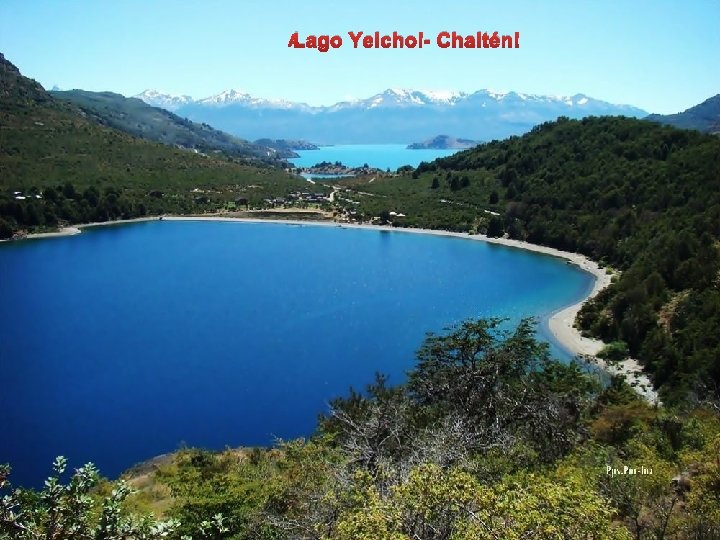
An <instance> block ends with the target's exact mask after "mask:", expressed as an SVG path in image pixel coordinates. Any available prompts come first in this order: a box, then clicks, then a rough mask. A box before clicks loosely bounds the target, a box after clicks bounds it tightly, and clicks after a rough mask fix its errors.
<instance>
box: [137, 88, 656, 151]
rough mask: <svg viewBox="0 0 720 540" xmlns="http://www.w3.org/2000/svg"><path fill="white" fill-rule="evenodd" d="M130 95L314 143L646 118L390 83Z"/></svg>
mask: <svg viewBox="0 0 720 540" xmlns="http://www.w3.org/2000/svg"><path fill="white" fill-rule="evenodd" d="M136 97H138V98H139V99H142V100H144V101H145V102H146V103H149V104H151V105H155V106H159V107H164V108H166V109H168V110H172V111H174V112H176V113H177V114H179V115H181V116H185V117H187V118H189V119H191V120H194V121H197V122H205V123H207V124H210V125H212V126H213V127H215V128H217V129H221V130H223V131H227V132H229V133H232V134H235V135H238V136H241V137H243V138H247V139H250V140H254V139H265V138H269V139H278V138H282V139H304V140H310V141H313V142H316V143H320V144H342V143H345V144H363V143H404V144H408V143H411V142H413V141H422V140H425V139H430V138H432V137H434V136H436V135H437V134H438V133H463V134H464V135H465V136H466V137H468V138H470V139H473V140H491V139H500V138H504V137H508V136H510V135H519V134H522V133H525V132H527V131H529V130H530V129H532V127H533V126H535V125H537V124H540V123H542V122H545V121H549V120H554V119H556V118H558V117H559V116H567V117H569V118H584V117H586V116H606V115H623V116H631V117H643V116H646V115H647V112H646V111H643V110H642V109H639V108H637V107H633V106H631V105H616V104H613V103H608V102H606V101H602V100H599V99H595V98H592V97H590V96H587V95H585V94H575V95H572V96H545V95H537V94H525V93H519V92H498V91H494V90H478V91H475V92H471V93H467V92H456V91H427V90H426V91H420V90H411V89H401V88H391V89H388V90H385V91H383V92H381V93H379V94H375V95H373V96H370V97H368V98H366V99H357V100H352V101H342V102H338V103H335V104H332V105H327V106H311V105H308V104H307V103H296V102H291V101H286V100H281V99H280V100H278V99H276V100H272V99H265V98H260V97H255V96H252V95H250V94H248V93H246V92H243V91H241V90H226V91H224V92H221V93H219V94H216V95H214V96H209V97H206V98H202V99H192V98H190V97H188V96H172V95H169V94H162V93H160V92H157V91H155V90H146V91H145V92H143V93H141V94H138V95H137V96H136Z"/></svg>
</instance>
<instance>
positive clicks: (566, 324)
mask: <svg viewBox="0 0 720 540" xmlns="http://www.w3.org/2000/svg"><path fill="white" fill-rule="evenodd" d="M145 221H226V222H240V223H274V224H284V225H306V226H313V227H335V228H343V229H360V230H371V231H391V232H401V233H408V234H430V235H434V236H444V237H451V238H461V239H465V240H473V241H480V242H487V243H489V244H496V245H500V246H505V247H511V248H515V249H523V250H526V251H532V252H535V253H541V254H545V255H550V256H553V257H557V258H561V259H564V260H565V261H567V262H568V263H569V264H572V265H574V266H577V267H578V268H580V269H581V270H583V271H585V272H586V273H588V274H590V275H591V276H593V278H594V280H593V286H592V288H591V290H590V293H589V294H588V295H587V296H586V297H585V298H583V299H582V300H580V301H578V302H575V303H574V304H571V305H569V306H565V307H564V308H562V309H560V310H558V311H556V312H554V313H553V314H551V315H550V317H549V318H548V320H547V324H548V328H549V330H550V333H551V334H552V337H553V338H554V339H555V340H556V341H557V342H558V344H559V345H560V346H561V347H563V348H564V349H565V350H567V351H568V352H570V353H571V354H572V355H574V356H581V357H583V358H584V359H585V361H587V362H588V363H592V364H595V365H597V366H598V367H599V368H600V369H601V370H603V371H605V372H606V373H608V374H610V375H620V376H623V377H625V380H626V381H627V383H628V384H629V385H630V386H631V387H632V388H633V389H634V390H635V392H637V393H638V394H639V395H640V396H641V397H643V398H644V399H646V400H647V401H648V402H650V403H651V404H660V400H659V398H658V395H657V392H656V391H655V389H654V387H653V385H652V382H651V381H650V379H649V377H648V376H647V375H646V374H645V373H644V372H643V371H642V366H641V365H640V364H639V363H638V361H637V360H635V359H632V358H629V359H626V360H623V361H622V362H616V363H612V364H610V363H608V362H605V361H604V360H602V359H601V358H597V357H596V356H595V355H596V354H597V353H598V352H599V351H600V350H601V349H602V348H603V346H604V345H605V344H604V343H603V342H602V341H600V340H597V339H593V338H588V337H584V336H582V335H581V333H580V331H579V330H578V329H577V328H575V319H576V317H577V315H578V313H579V312H580V309H581V308H582V306H583V304H585V302H587V301H588V300H590V299H592V298H594V297H595V296H596V295H597V294H598V293H599V292H600V291H602V290H603V289H605V288H606V287H607V286H609V285H610V283H611V281H612V276H611V275H610V274H608V273H607V272H606V271H605V269H603V268H601V267H600V266H599V265H598V263H597V262H595V261H593V260H591V259H589V258H588V257H586V256H584V255H581V254H579V253H571V252H569V251H561V250H559V249H555V248H551V247H547V246H541V245H538V244H531V243H529V242H524V241H521V240H512V239H509V238H491V237H487V236H485V235H482V234H475V235H470V234H468V233H459V232H452V231H444V230H436V229H415V228H404V227H393V226H390V225H369V224H359V223H339V222H335V221H311V220H293V219H264V218H248V217H232V216H219V215H215V216H152V217H141V218H135V219H128V220H118V221H106V222H96V223H85V224H81V225H76V226H74V227H66V228H63V229H61V230H60V231H58V232H53V233H37V234H29V235H27V237H25V238H24V239H34V238H51V237H60V236H72V235H75V234H79V233H80V232H82V229H85V228H91V227H102V226H110V225H123V224H127V223H139V222H145Z"/></svg>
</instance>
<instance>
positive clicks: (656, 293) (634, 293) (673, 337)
mask: <svg viewBox="0 0 720 540" xmlns="http://www.w3.org/2000/svg"><path fill="white" fill-rule="evenodd" d="M344 184H345V185H346V186H347V187H348V188H349V189H355V190H357V193H355V194H353V197H354V198H355V199H357V200H358V201H359V202H360V205H358V206H357V208H356V209H357V210H358V211H359V212H361V213H364V214H365V215H366V216H381V217H382V218H384V219H387V218H388V216H389V212H390V211H395V212H397V213H403V214H405V217H402V218H395V219H394V221H393V223H394V224H395V225H398V226H425V227H431V228H447V229H452V230H459V231H473V232H486V233H488V234H489V235H491V236H500V235H503V234H507V235H509V236H510V237H511V238H517V239H521V240H527V241H529V242H533V243H537V244H544V245H549V246H552V247H556V248H559V249H563V250H568V251H578V252H581V253H583V254H585V255H587V256H589V257H591V258H593V259H596V260H598V261H601V262H603V263H605V264H607V265H610V266H612V267H615V268H618V269H620V270H621V271H622V275H621V277H620V278H619V279H618V280H617V282H616V283H614V284H613V285H612V286H611V287H609V288H608V289H607V290H606V291H605V292H603V293H602V294H601V295H599V296H598V297H597V299H596V300H595V301H593V302H591V303H589V304H587V305H586V306H585V307H584V309H583V310H582V312H581V315H580V320H579V323H580V324H581V326H582V328H583V329H584V330H585V331H587V332H588V333H590V334H591V335H593V336H597V337H600V338H602V339H603V340H604V341H606V342H612V341H621V342H624V343H625V344H626V345H627V348H628V349H629V353H630V354H632V355H634V356H636V357H637V358H639V359H640V360H641V361H642V362H643V364H644V365H645V368H646V370H647V371H648V372H649V373H650V374H651V375H652V376H653V378H654V381H655V384H656V385H657V386H658V387H660V388H661V390H663V391H664V394H665V398H666V399H670V400H676V401H677V400H683V399H685V398H687V397H689V396H691V395H693V396H700V397H705V396H711V395H715V396H717V393H718V389H720V289H719V286H720V274H719V271H720V254H719V252H718V240H719V238H720V139H718V138H717V137H715V136H710V135H703V134H701V133H698V132H693V131H683V130H679V129H675V128H671V127H665V126H660V125H657V124H653V123H650V122H644V121H641V120H634V119H628V118H613V117H603V118H588V119H585V120H580V121H578V120H567V119H559V120H558V121H557V122H551V123H546V124H542V125H540V126H538V127H536V128H535V129H533V131H532V132H531V133H529V134H527V135H525V136H523V137H511V138H510V139H507V140H504V141H494V142H492V143H489V144H484V145H481V146H479V147H477V148H475V149H472V150H468V151H464V152H460V153H458V154H455V155H454V156H451V157H447V158H444V159H440V160H437V161H435V162H432V163H424V164H421V165H420V167H418V169H417V170H416V171H415V172H414V173H412V174H410V173H405V174H404V175H401V176H399V177H397V178H393V179H388V180H385V181H382V180H378V181H375V182H373V183H367V182H363V181H359V180H354V181H348V182H345V183H344ZM363 193H365V194H367V195H363Z"/></svg>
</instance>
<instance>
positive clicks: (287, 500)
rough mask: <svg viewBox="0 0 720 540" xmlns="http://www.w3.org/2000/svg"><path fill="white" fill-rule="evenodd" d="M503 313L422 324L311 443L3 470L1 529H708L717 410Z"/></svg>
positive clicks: (581, 534)
mask: <svg viewBox="0 0 720 540" xmlns="http://www.w3.org/2000/svg"><path fill="white" fill-rule="evenodd" d="M501 323H502V321H499V320H496V319H488V320H473V321H466V322H465V323H463V324H461V325H459V326H457V327H454V328H451V329H449V330H448V331H447V333H445V334H443V335H430V336H428V338H427V339H426V341H425V343H424V344H423V346H422V347H421V348H420V350H419V352H418V355H417V363H416V366H415V368H414V369H413V370H412V371H411V372H410V373H409V377H408V381H407V383H406V384H404V385H402V386H398V387H389V386H388V385H387V384H386V381H385V379H384V378H383V377H382V376H378V377H377V379H376V381H375V382H373V383H372V384H371V385H369V386H368V388H367V389H366V391H365V392H363V393H358V392H354V391H351V392H350V394H349V395H348V396H346V397H344V398H338V399H336V400H334V401H333V402H332V407H331V412H330V413H328V414H327V415H324V416H322V417H321V418H320V420H319V423H318V431H317V434H316V435H315V436H314V437H312V438H311V439H309V440H307V441H306V440H295V441H290V442H282V443H279V444H278V445H277V446H276V447H275V448H273V449H241V450H226V451H224V452H220V453H211V452H207V451H203V450H193V449H187V450H182V451H180V452H178V453H176V454H175V455H173V456H171V457H170V458H167V459H165V460H161V461H158V462H156V463H152V464H150V465H146V466H141V467H139V468H137V469H136V471H135V472H131V473H129V474H128V475H126V476H125V478H124V479H122V480H120V481H119V482H107V481H100V480H99V479H98V476H97V471H96V470H95V469H94V468H93V467H92V466H86V467H83V468H81V469H79V470H78V471H76V473H75V474H74V475H72V476H71V478H70V480H69V481H68V482H67V483H66V484H63V483H62V481H61V479H60V473H61V472H62V470H63V469H64V467H65V461H64V460H63V459H60V460H59V461H58V462H56V464H55V468H56V471H57V474H56V475H54V476H53V477H52V478H51V479H50V480H49V481H48V482H47V483H46V485H45V488H44V489H43V490H42V491H41V492H32V491H25V490H18V491H15V492H11V491H10V490H9V489H8V486H7V484H6V482H7V481H6V474H5V473H0V484H3V487H4V489H5V491H6V496H5V497H4V498H3V499H2V503H0V504H1V506H0V538H23V539H24V538H28V539H30V538H41V537H42V538H182V537H191V538H235V539H282V538H287V539H291V538H292V539H328V540H330V539H335V540H345V539H347V540H351V539H352V540H357V539H367V540H370V539H372V540H375V539H396V540H401V539H415V538H422V539H424V540H433V539H438V540H439V539H454V540H465V539H467V540H470V539H473V540H477V539H496V538H503V539H505V538H508V539H520V538H534V539H578V538H586V539H630V538H637V539H646V538H647V539H649V538H652V539H680V538H692V539H701V538H703V539H708V538H718V537H720V462H718V455H720V415H719V414H718V413H719V412H720V411H719V410H718V409H717V407H716V408H715V409H712V408H711V407H704V408H695V409H692V410H690V409H663V410H661V409H656V408H652V407H650V406H649V405H647V404H646V403H645V402H643V401H640V400H638V398H637V397H636V395H635V394H634V392H633V391H632V390H631V389H629V388H628V387H627V386H625V385H624V384H623V383H622V382H621V381H620V380H613V381H612V383H611V384H610V385H609V386H608V387H603V386H601V385H599V384H598V382H597V380H596V378H595V377H594V376H593V375H590V374H589V373H587V372H585V371H584V370H583V369H581V367H580V366H579V365H578V364H570V365H566V364H561V363H559V362H556V361H553V360H551V359H550V358H549V356H548V348H547V345H546V344H543V343H538V342H537V341H536V340H535V337H534V327H533V324H532V323H531V322H530V321H523V322H521V323H520V324H519V325H518V326H517V327H516V328H515V329H512V330H501V328H503V326H502V324H501ZM630 469H634V471H632V470H630ZM613 470H614V473H613ZM633 472H634V474H633ZM133 490H134V492H132V493H131V491H133Z"/></svg>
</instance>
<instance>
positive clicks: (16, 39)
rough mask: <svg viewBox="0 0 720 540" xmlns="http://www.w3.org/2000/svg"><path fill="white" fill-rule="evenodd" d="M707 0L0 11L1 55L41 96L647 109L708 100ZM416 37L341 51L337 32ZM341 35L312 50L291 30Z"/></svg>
mask: <svg viewBox="0 0 720 540" xmlns="http://www.w3.org/2000/svg"><path fill="white" fill-rule="evenodd" d="M718 29H720V0H685V1H683V2H680V1H675V0H672V1H671V0H633V1H621V0H606V1H600V0H594V1H591V0H574V1H570V0H552V1H550V0H546V2H544V3H543V2H540V1H538V0H505V1H501V0H495V1H492V2H490V1H487V0H454V1H451V2H438V1H437V0H432V1H421V0H415V1H407V0H362V1H359V2H350V1H347V0H336V1H325V0H318V1H313V0H306V1H305V2H300V1H297V0H294V1H284V0H275V1H255V0H245V1H242V0H235V1H230V0H227V1H224V0H223V1H221V0H206V1H204V2H193V1H191V0H186V1H176V0H155V1H153V0H142V1H140V0H124V1H115V2H111V1H100V2H98V1H97V0H56V1H52V0H44V1H42V0H0V52H2V53H3V54H5V57H6V58H7V59H8V60H10V61H11V62H13V63H14V64H15V65H16V66H18V67H19V68H20V70H21V71H22V72H23V74H25V75H27V76H29V77H32V78H34V79H36V80H37V81H38V82H40V83H41V84H42V85H43V86H44V87H46V88H48V89H49V88H52V87H53V86H56V85H57V86H58V87H60V88H61V89H71V88H82V89H85V90H95V91H102V90H111V91H114V92H118V93H121V94H124V95H127V96H130V95H135V94H138V93H140V92H142V91H143V90H145V89H157V90H161V91H164V92H168V93H172V94H187V95H190V96H192V97H194V98H203V97H207V96H210V95H214V94H217V93H219V92H221V91H223V90H227V89H231V88H232V89H237V90H241V91H244V92H247V93H250V94H252V95H255V96H257V97H264V98H282V99H287V100H290V101H301V102H306V103H309V104H311V105H330V104H332V103H335V102H337V101H343V100H347V99H355V98H365V97H369V96H371V95H373V94H376V93H379V92H381V91H383V90H385V89H387V88H412V89H417V90H456V91H465V92H472V91H475V90H479V89H492V90H499V91H510V90H514V91H517V92H524V93H532V94H548V95H573V94H576V93H584V94H587V95H589V96H592V97H595V98H598V99H603V100H606V101H610V102H612V103H624V104H631V105H635V106H638V107H641V108H643V109H645V110H647V111H649V112H655V113H673V112H678V111H682V110H684V109H687V108H688V107H691V106H693V105H695V104H697V103H700V102H701V101H704V100H705V99H707V98H708V97H710V96H713V95H715V94H718V93H720V68H719V67H718V66H720V31H718ZM376 30H377V31H380V32H382V33H392V32H393V31H397V32H400V33H404V34H413V33H417V32H419V31H423V32H424V34H425V35H426V36H429V37H430V38H431V39H432V40H433V43H432V44H431V45H430V46H426V47H424V48H423V49H414V50H412V49H395V50H393V49H363V48H359V49H353V47H352V42H351V40H350V37H349V36H348V32H349V31H354V32H357V31H363V32H365V33H372V32H374V31H376ZM453 30H454V31H456V32H458V33H462V34H474V33H475V32H477V31H483V32H487V31H489V32H494V31H498V32H499V33H500V34H513V33H514V32H520V48H519V49H506V50H501V49H462V50H461V49H440V48H438V47H437V46H436V45H435V43H434V40H435V36H436V35H437V34H438V32H441V31H453ZM295 31H298V32H299V37H300V39H301V40H304V39H305V38H306V37H307V36H308V35H310V34H313V35H322V34H329V35H335V34H337V35H340V36H341V37H342V38H343V45H342V46H341V47H340V48H339V49H332V50H330V51H328V52H326V53H320V52H318V51H317V50H313V49H293V48H288V41H289V39H290V36H291V34H292V33H293V32H295Z"/></svg>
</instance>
